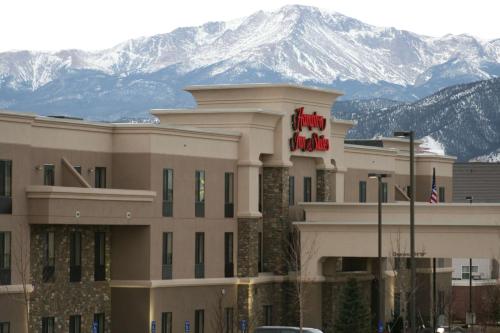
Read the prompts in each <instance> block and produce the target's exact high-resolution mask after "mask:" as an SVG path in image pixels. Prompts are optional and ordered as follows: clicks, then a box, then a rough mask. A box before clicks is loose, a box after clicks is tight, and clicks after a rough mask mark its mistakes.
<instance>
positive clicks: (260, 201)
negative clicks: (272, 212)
mask: <svg viewBox="0 0 500 333" xmlns="http://www.w3.org/2000/svg"><path fill="white" fill-rule="evenodd" d="M259 212H261V213H262V174H261V173H259Z"/></svg>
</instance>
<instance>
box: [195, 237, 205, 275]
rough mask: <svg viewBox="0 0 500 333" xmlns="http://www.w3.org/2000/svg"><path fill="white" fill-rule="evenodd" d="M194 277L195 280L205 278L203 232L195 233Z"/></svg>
mask: <svg viewBox="0 0 500 333" xmlns="http://www.w3.org/2000/svg"><path fill="white" fill-rule="evenodd" d="M194 277H195V278H197V279H201V278H204V277H205V233H203V232H197V233H196V240H195V254H194Z"/></svg>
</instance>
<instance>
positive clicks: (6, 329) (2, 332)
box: [0, 322, 10, 333]
mask: <svg viewBox="0 0 500 333" xmlns="http://www.w3.org/2000/svg"><path fill="white" fill-rule="evenodd" d="M0 333H10V323H9V322H3V323H0Z"/></svg>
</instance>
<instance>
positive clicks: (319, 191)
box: [316, 169, 334, 202]
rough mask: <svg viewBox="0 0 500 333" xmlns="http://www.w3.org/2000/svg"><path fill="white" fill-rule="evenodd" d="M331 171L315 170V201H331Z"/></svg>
mask: <svg viewBox="0 0 500 333" xmlns="http://www.w3.org/2000/svg"><path fill="white" fill-rule="evenodd" d="M333 173H334V171H333V170H326V169H317V170H316V201H318V202H327V201H333V198H332V195H331V193H332V185H334V184H331V177H332V175H333Z"/></svg>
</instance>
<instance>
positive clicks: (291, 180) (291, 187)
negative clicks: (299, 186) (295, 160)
mask: <svg viewBox="0 0 500 333" xmlns="http://www.w3.org/2000/svg"><path fill="white" fill-rule="evenodd" d="M288 206H295V176H288Z"/></svg>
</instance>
